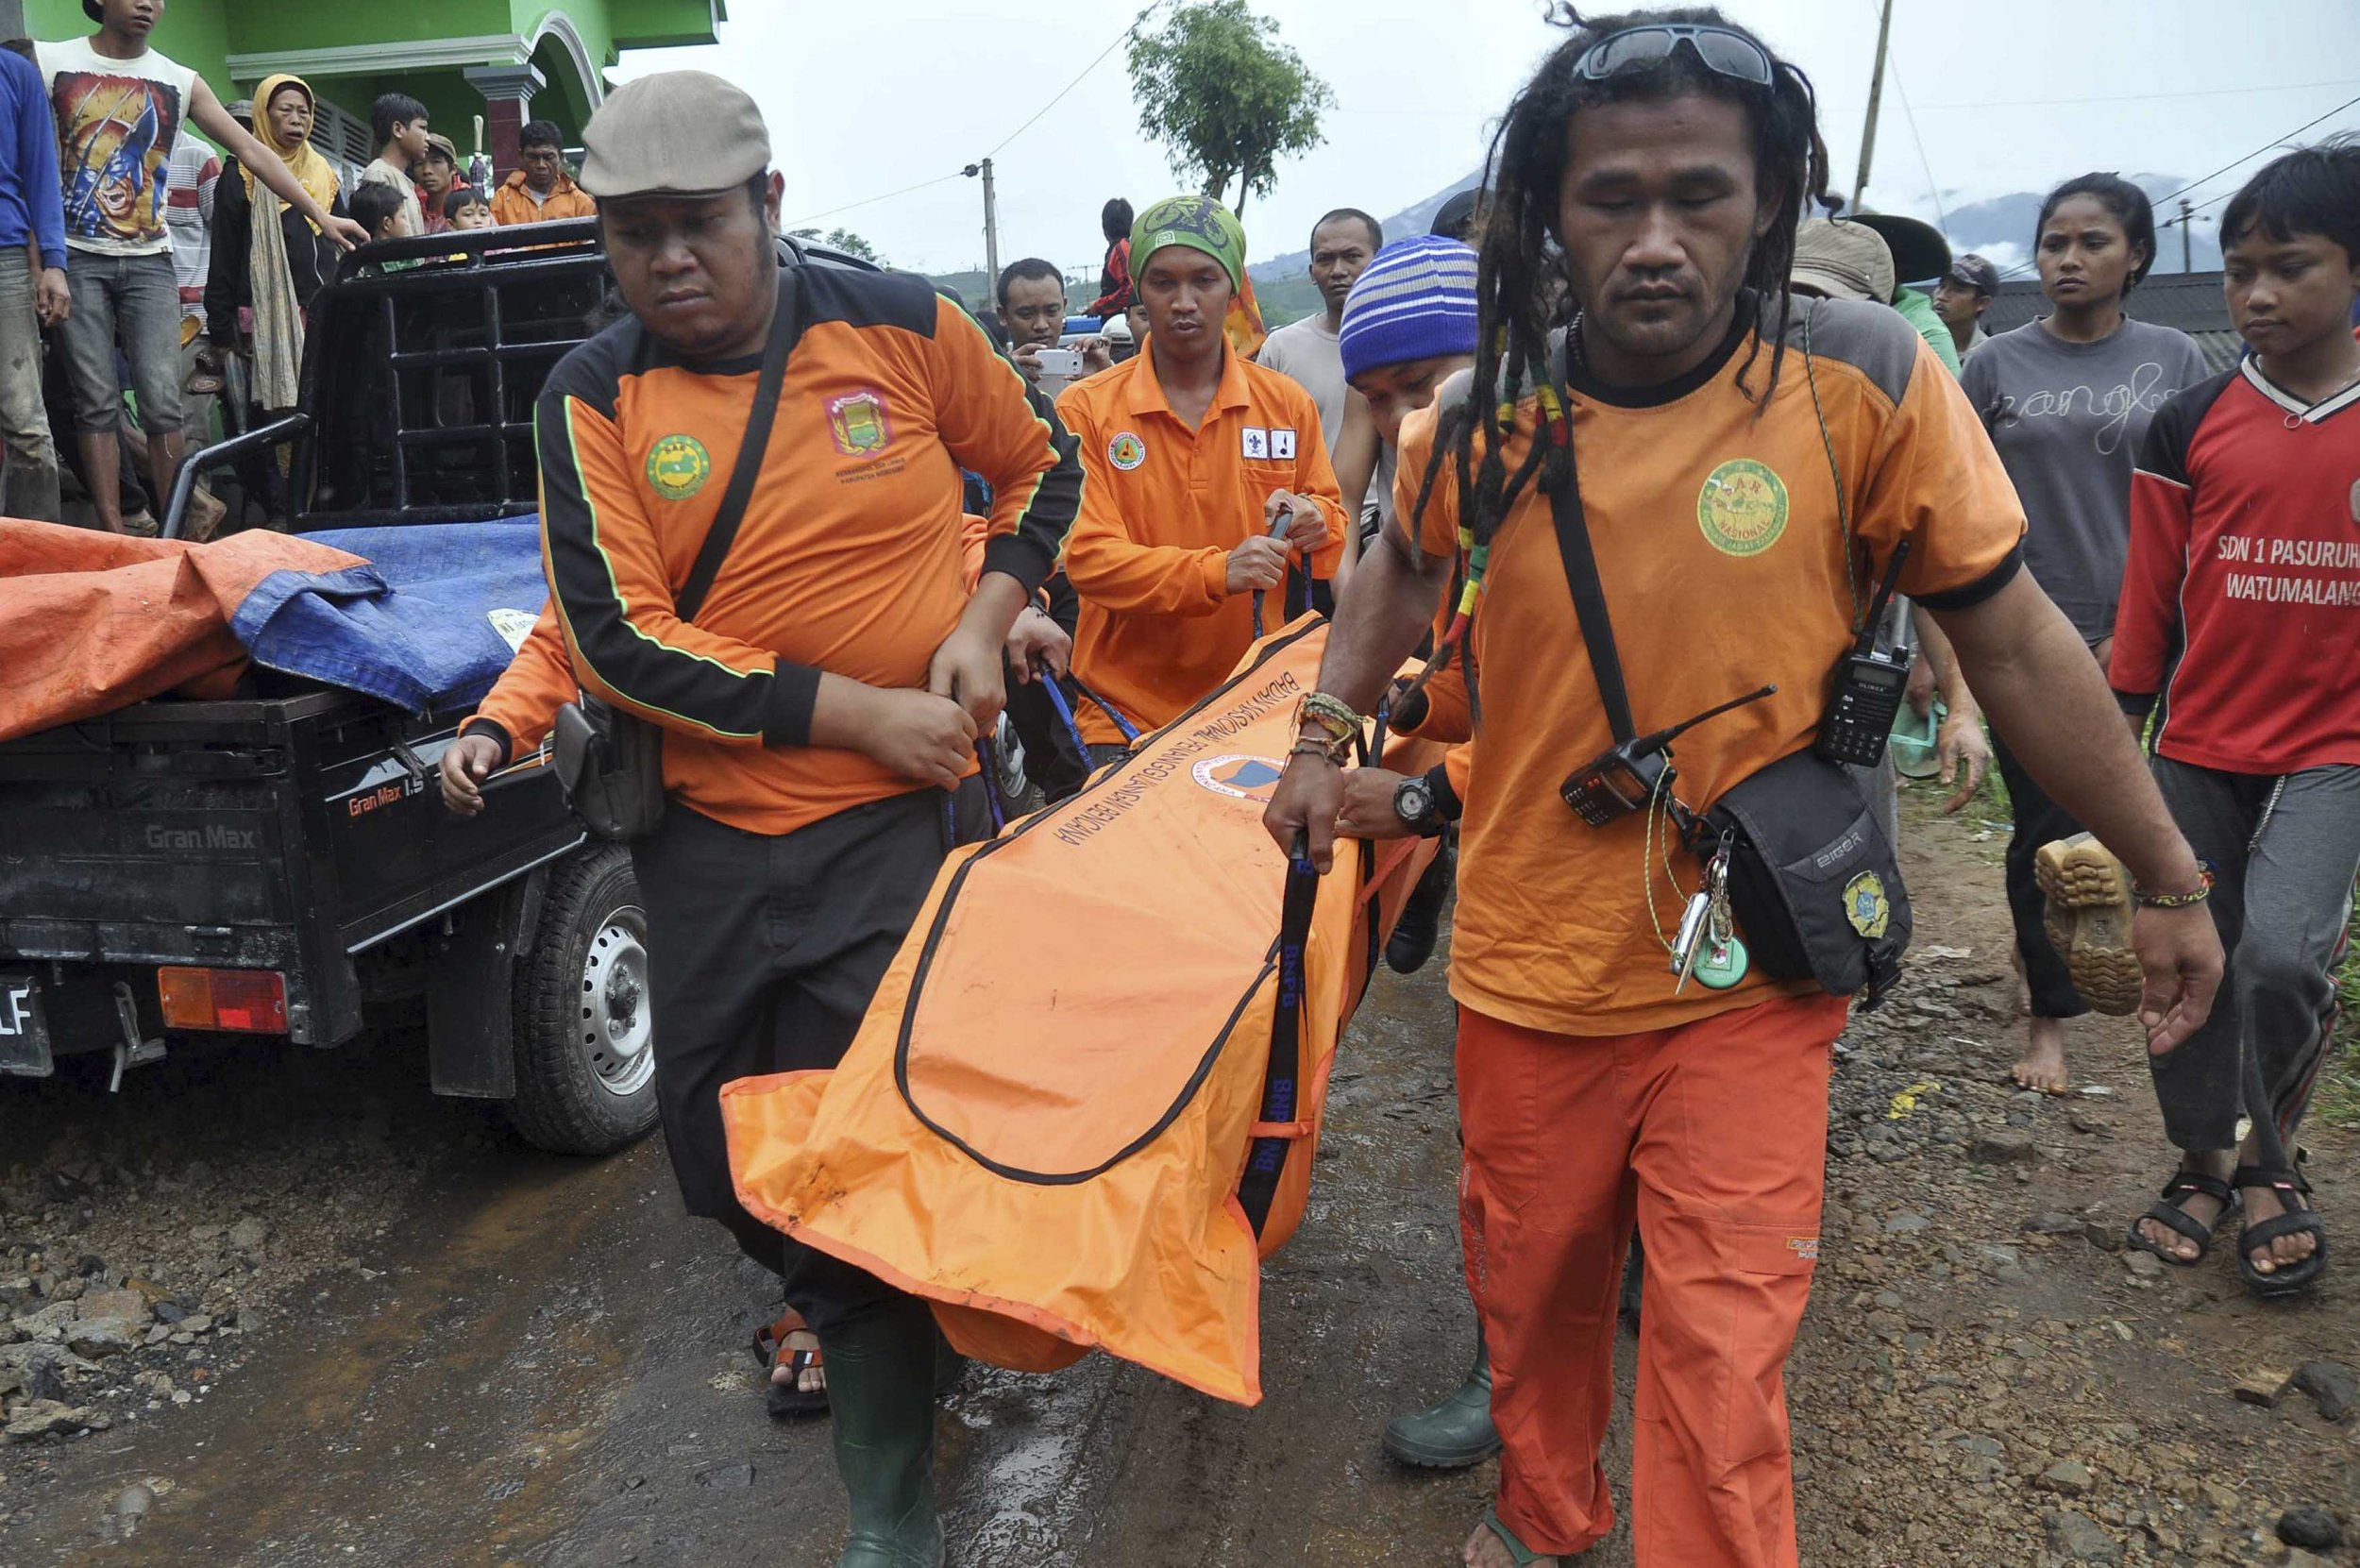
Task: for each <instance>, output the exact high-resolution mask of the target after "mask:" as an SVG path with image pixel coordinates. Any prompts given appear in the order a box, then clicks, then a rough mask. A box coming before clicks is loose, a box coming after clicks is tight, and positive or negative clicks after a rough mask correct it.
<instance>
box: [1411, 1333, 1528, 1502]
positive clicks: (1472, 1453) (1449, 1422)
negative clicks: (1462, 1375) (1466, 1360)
mask: <svg viewBox="0 0 2360 1568" xmlns="http://www.w3.org/2000/svg"><path fill="white" fill-rule="evenodd" d="M1499 1451H1500V1434H1499V1429H1498V1428H1497V1427H1495V1426H1493V1425H1492V1357H1491V1353H1490V1352H1489V1351H1488V1350H1486V1349H1485V1348H1484V1345H1483V1341H1482V1340H1481V1339H1480V1338H1479V1337H1478V1338H1477V1339H1476V1340H1475V1367H1474V1369H1473V1370H1472V1371H1470V1372H1469V1373H1468V1374H1467V1380H1466V1381H1465V1382H1464V1383H1461V1384H1459V1385H1458V1388H1457V1389H1456V1390H1454V1391H1452V1393H1451V1395H1450V1397H1449V1398H1447V1399H1445V1400H1443V1401H1442V1402H1441V1404H1440V1405H1437V1406H1435V1407H1434V1408H1432V1409H1430V1410H1420V1411H1418V1412H1417V1413H1416V1414H1414V1415H1406V1416H1395V1417H1394V1418H1393V1419H1392V1421H1391V1423H1390V1424H1389V1425H1387V1426H1386V1428H1385V1452H1386V1453H1388V1454H1391V1456H1392V1457H1393V1458H1396V1459H1399V1460H1400V1461H1401V1462H1402V1463H1404V1464H1414V1465H1417V1466H1418V1467H1420V1468H1421V1469H1424V1470H1464V1469H1466V1468H1467V1467H1468V1466H1469V1465H1471V1464H1481V1463H1482V1462H1483V1461H1484V1460H1485V1459H1488V1458H1491V1457H1492V1455H1494V1454H1496V1453H1498V1452H1499Z"/></svg>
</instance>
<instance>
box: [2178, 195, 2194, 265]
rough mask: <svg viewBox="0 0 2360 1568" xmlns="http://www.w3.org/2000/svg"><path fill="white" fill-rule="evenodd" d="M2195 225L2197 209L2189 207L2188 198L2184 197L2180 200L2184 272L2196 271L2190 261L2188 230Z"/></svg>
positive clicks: (2181, 250) (2181, 252) (2181, 263)
mask: <svg viewBox="0 0 2360 1568" xmlns="http://www.w3.org/2000/svg"><path fill="white" fill-rule="evenodd" d="M2195 223H2196V209H2195V208H2193V207H2190V206H2189V205H2188V198H2187V197H2185V196H2182V197H2181V198H2180V270H2181V271H2182V272H2194V271H2195V270H2196V268H2195V267H2194V266H2193V265H2192V264H2191V263H2190V262H2189V261H2188V230H2189V229H2190V228H2193V227H2194V226H2195Z"/></svg>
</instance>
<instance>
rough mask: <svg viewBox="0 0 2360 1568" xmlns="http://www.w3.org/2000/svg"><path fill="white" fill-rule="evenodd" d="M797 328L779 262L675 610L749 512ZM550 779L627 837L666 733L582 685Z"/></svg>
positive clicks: (583, 810)
mask: <svg viewBox="0 0 2360 1568" xmlns="http://www.w3.org/2000/svg"><path fill="white" fill-rule="evenodd" d="M802 335H803V309H802V274H801V269H799V268H796V267H785V268H783V269H781V271H780V274H779V303H778V308H777V309H776V310H775V311H774V312H772V313H771V316H770V336H769V338H768V340H767V342H766V343H765V344H764V346H763V351H762V374H761V377H760V379H757V380H756V381H755V383H754V406H753V411H752V412H751V413H749V414H748V415H747V416H746V440H745V444H744V445H742V446H741V447H738V449H737V463H736V465H735V466H734V467H733V468H732V469H731V470H730V483H729V488H728V489H727V490H725V491H723V492H722V493H721V504H720V506H719V507H718V508H717V509H716V511H715V512H714V514H713V526H712V527H711V528H710V529H708V530H707V531H705V542H704V546H703V548H700V550H698V552H697V560H696V564H695V565H693V566H692V567H690V569H689V573H688V581H687V582H685V583H683V584H682V585H681V589H680V592H679V593H677V594H676V595H674V596H673V599H672V610H673V613H674V614H675V615H679V616H680V618H681V619H682V620H684V621H693V620H695V619H696V618H697V612H698V611H699V610H700V609H702V608H703V607H704V601H705V595H706V594H707V593H708V592H710V591H711V590H712V587H713V580H714V579H715V578H716V577H717V576H719V575H720V571H721V562H722V559H723V558H724V557H725V556H727V555H728V554H729V552H730V546H731V544H732V543H733V542H734V541H735V539H736V538H737V530H738V526H739V525H740V524H741V523H743V522H744V521H745V520H746V503H747V501H748V500H749V499H750V497H752V495H753V491H754V481H755V480H756V479H757V478H759V477H760V475H761V472H762V457H763V451H764V449H765V448H766V447H768V446H769V445H770V426H771V422H772V420H773V419H774V418H775V416H776V415H777V413H778V412H779V387H780V383H781V382H782V381H784V379H785V377H786V360H787V356H788V355H789V354H790V353H792V352H793V351H794V348H795V344H796V340H797V339H799V338H801V336H802ZM551 733H552V734H553V736H554V741H555V746H554V749H555V752H556V759H555V760H556V765H557V778H558V782H559V784H562V785H564V786H565V803H566V804H567V805H569V806H571V807H572V808H573V810H574V815H575V816H577V817H579V818H582V826H583V827H585V828H587V829H589V830H590V832H591V834H592V835H595V836H597V837H599V838H603V839H606V840H608V841H609V842H612V843H616V844H628V843H630V842H631V841H632V840H633V839H637V838H645V837H646V836H648V835H649V834H651V833H653V832H654V831H655V829H656V824H657V823H659V822H661V821H663V820H664V732H663V730H662V729H661V728H659V727H658V726H656V725H653V724H650V723H649V722H648V721H647V720H646V719H643V718H641V717H638V716H637V715H635V714H630V713H625V712H623V711H622V710H621V709H618V708H616V707H615V706H614V705H613V704H611V703H607V702H602V701H600V700H598V699H597V698H595V697H592V696H589V695H588V694H586V693H585V694H584V695H583V697H582V700H581V701H579V702H568V703H566V704H565V706H564V707H562V708H560V709H558V710H557V722H556V724H555V726H554V728H553V730H552V732H551Z"/></svg>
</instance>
